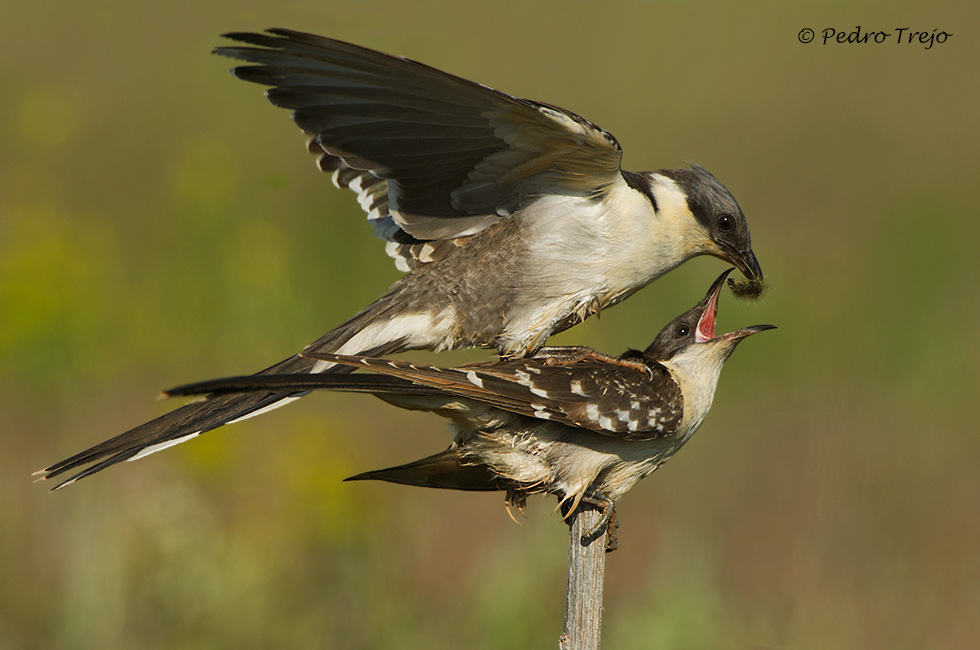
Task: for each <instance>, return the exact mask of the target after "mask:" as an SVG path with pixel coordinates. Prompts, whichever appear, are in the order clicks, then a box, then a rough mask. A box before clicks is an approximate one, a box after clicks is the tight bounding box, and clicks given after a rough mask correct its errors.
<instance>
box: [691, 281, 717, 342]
mask: <svg viewBox="0 0 980 650" xmlns="http://www.w3.org/2000/svg"><path fill="white" fill-rule="evenodd" d="M717 315H718V292H717V291H716V292H715V293H713V294H712V295H711V299H710V300H709V301H708V308H707V309H705V310H704V314H703V315H702V316H701V320H700V321H698V331H697V336H696V337H695V338H696V339H697V340H698V341H699V342H702V341H710V340H711V339H713V338H715V317H716V316H717Z"/></svg>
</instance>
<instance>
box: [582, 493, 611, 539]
mask: <svg viewBox="0 0 980 650" xmlns="http://www.w3.org/2000/svg"><path fill="white" fill-rule="evenodd" d="M582 503H587V504H589V505H590V506H593V507H594V508H596V509H597V510H598V511H599V512H600V515H601V516H600V517H599V521H598V522H596V524H595V525H594V526H593V527H592V528H590V529H589V530H587V531H585V533H584V534H583V535H582V539H581V542H582V546H588V545H589V544H591V543H592V542H594V541H595V540H597V539H599V538H600V537H602V534H603V533H608V535H607V537H606V553H609V552H611V551H615V550H616V548H617V547H618V546H619V539H618V536H617V534H616V530H617V529H618V528H619V521H618V520H617V519H616V502H615V501H613V500H612V499H610V498H609V497H607V496H603V495H602V494H600V493H598V492H588V493H586V495H585V496H583V497H582Z"/></svg>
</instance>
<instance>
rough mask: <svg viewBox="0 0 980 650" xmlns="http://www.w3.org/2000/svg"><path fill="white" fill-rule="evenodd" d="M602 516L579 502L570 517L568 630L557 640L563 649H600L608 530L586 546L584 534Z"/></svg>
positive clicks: (566, 598)
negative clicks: (584, 544) (583, 538)
mask: <svg viewBox="0 0 980 650" xmlns="http://www.w3.org/2000/svg"><path fill="white" fill-rule="evenodd" d="M601 517H602V513H600V512H599V511H598V510H596V509H595V508H594V507H593V506H591V505H589V504H585V503H580V504H579V507H578V508H577V509H576V510H575V512H574V513H573V514H572V516H571V524H570V525H569V538H568V593H567V595H566V597H565V633H564V634H562V635H561V639H560V641H559V643H558V647H559V648H560V650H599V626H600V625H601V623H602V583H603V579H604V578H605V574H606V538H607V536H608V533H607V532H606V531H603V533H602V535H600V536H599V537H598V538H597V539H594V540H592V541H591V542H590V543H589V544H588V545H587V546H583V545H582V535H584V534H585V533H586V531H589V530H592V529H594V528H595V526H596V525H597V524H598V523H599V520H600V518H601Z"/></svg>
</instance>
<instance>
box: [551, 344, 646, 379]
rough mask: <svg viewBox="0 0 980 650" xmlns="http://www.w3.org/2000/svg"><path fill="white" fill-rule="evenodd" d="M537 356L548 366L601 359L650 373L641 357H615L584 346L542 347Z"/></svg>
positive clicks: (622, 366) (602, 361)
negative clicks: (542, 358)
mask: <svg viewBox="0 0 980 650" xmlns="http://www.w3.org/2000/svg"><path fill="white" fill-rule="evenodd" d="M535 356H539V357H544V365H546V366H567V365H571V364H573V363H578V362H580V361H599V362H601V363H609V364H612V365H616V366H620V367H621V368H630V369H632V370H637V371H639V372H642V373H644V374H647V375H648V374H650V368H649V366H647V364H646V363H645V362H643V361H642V360H640V359H632V358H629V357H626V358H623V357H614V356H611V355H608V354H603V353H602V352H596V351H595V350H593V349H592V348H587V347H584V346H571V347H547V348H541V349H540V350H538V354H537V355H535Z"/></svg>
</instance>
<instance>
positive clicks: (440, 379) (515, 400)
mask: <svg viewBox="0 0 980 650" xmlns="http://www.w3.org/2000/svg"><path fill="white" fill-rule="evenodd" d="M310 356H311V357H312V358H317V359H324V360H327V361H331V362H334V363H341V364H344V365H349V366H354V367H358V368H368V369H370V370H372V371H374V372H376V373H379V374H382V375H388V376H392V377H398V378H401V379H407V380H409V381H411V382H414V383H416V384H419V385H421V386H426V387H431V388H435V389H438V390H440V391H442V392H445V393H449V394H451V395H456V396H459V397H466V398H470V399H473V400H476V401H479V402H483V403H485V404H489V405H492V406H495V407H497V408H500V409H503V410H506V411H510V412H512V413H518V414H520V415H526V416H529V417H534V418H539V419H542V420H550V421H552V422H560V423H562V424H567V425H571V426H577V427H582V428H585V429H590V430H592V431H595V432H597V433H602V434H605V435H608V436H613V437H617V438H624V439H628V440H650V439H654V438H661V437H664V436H667V435H670V434H671V433H673V432H674V431H676V430H677V428H678V427H679V426H680V423H681V420H682V418H683V416H684V411H683V402H682V398H681V391H680V387H679V386H678V385H677V383H676V382H675V381H674V380H673V378H672V377H671V376H670V373H669V372H668V371H667V369H666V368H664V367H663V366H661V365H659V364H656V363H652V364H648V369H649V371H648V372H645V371H642V370H638V369H636V368H631V367H624V366H621V365H617V364H614V363H608V362H601V361H595V360H583V361H578V362H574V363H569V364H567V365H558V366H552V365H548V364H547V363H546V362H545V360H544V359H542V358H541V357H536V358H533V359H516V360H513V361H506V362H500V363H495V364H487V365H472V366H466V367H462V368H440V367H437V366H428V365H422V364H414V363H408V362H404V361H393V360H389V359H377V358H371V357H358V356H346V355H330V354H322V355H321V354H313V355H310Z"/></svg>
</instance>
